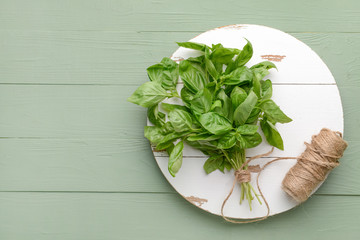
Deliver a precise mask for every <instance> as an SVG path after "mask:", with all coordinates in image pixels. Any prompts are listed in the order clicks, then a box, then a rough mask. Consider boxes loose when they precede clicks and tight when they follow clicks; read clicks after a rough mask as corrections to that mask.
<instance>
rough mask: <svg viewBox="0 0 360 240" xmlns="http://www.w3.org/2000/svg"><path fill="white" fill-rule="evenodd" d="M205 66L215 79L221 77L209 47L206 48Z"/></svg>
mask: <svg viewBox="0 0 360 240" xmlns="http://www.w3.org/2000/svg"><path fill="white" fill-rule="evenodd" d="M205 68H206V71H208V72H209V74H210V75H211V77H212V78H213V79H214V80H217V79H218V78H219V73H218V72H217V70H216V68H215V66H214V63H213V62H212V61H211V60H210V49H209V47H206V48H205Z"/></svg>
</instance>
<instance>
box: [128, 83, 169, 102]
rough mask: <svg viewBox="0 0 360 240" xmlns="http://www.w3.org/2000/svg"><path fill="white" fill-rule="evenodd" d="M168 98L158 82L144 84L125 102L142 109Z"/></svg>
mask: <svg viewBox="0 0 360 240" xmlns="http://www.w3.org/2000/svg"><path fill="white" fill-rule="evenodd" d="M166 97H168V93H167V92H166V91H165V89H163V88H162V87H161V85H160V83H158V82H146V83H144V84H143V85H141V86H140V87H139V88H138V89H136V90H135V92H134V93H133V95H131V97H129V98H128V99H127V100H128V101H129V102H132V103H135V104H138V105H140V106H143V107H152V106H154V105H156V104H158V103H159V102H161V101H162V100H164V99H165V98H166Z"/></svg>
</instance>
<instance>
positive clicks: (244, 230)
mask: <svg viewBox="0 0 360 240" xmlns="http://www.w3.org/2000/svg"><path fill="white" fill-rule="evenodd" d="M208 2H210V1H204V0H199V1H194V0H183V1H163V0H156V1H155V0H153V1H146V0H137V1H119V0H102V1H101V0H88V1H80V0H63V1H52V0H34V1H25V0H23V1H21V0H1V1H0V239H4V240H12V239H16V240H17V239H36V240H42V239H51V240H57V239H59V240H60V239H61V240H70V239H72V240H79V239H84V240H85V239H87V240H88V239H94V240H95V239H99V240H105V239H106V240H107V239H206V240H208V239H260V238H261V239H339V238H342V239H359V236H360V224H359V220H358V216H359V214H360V174H359V170H360V161H359V155H358V154H359V153H360V151H359V147H360V108H359V103H360V92H359V90H360V79H359V76H360V57H359V56H360V31H359V29H360V4H359V2H358V0H344V1H337V0H332V1H325V0H321V1H314V0H304V1H285V0H274V1H265V0H262V1H258V0H256V1H254V0H252V1H250V0H249V1H241V0H236V1H233V0H222V1H212V3H211V4H209V3H208ZM235 23H251V24H261V25H267V26H270V27H273V28H278V29H280V30H283V31H285V32H288V33H290V34H291V35H293V36H295V37H297V38H298V39H300V40H302V41H303V42H305V43H306V44H308V45H309V46H310V47H312V48H313V49H314V50H315V51H316V52H317V53H318V54H319V55H320V57H321V58H322V59H323V60H324V61H325V63H326V64H327V65H328V66H329V68H330V70H331V71H332V73H333V75H334V77H335V79H336V81H337V83H338V86H339V90H340V94H341V97H342V101H343V108H344V118H345V139H346V140H347V141H348V142H349V148H348V150H347V151H346V154H345V156H344V157H343V159H342V160H341V165H340V167H338V168H336V169H335V170H334V172H333V173H332V174H331V176H330V178H329V179H328V180H327V181H326V183H325V184H324V185H323V186H322V187H321V188H320V189H319V191H318V192H317V193H316V194H315V196H313V197H312V198H311V199H310V200H309V201H308V202H306V203H305V204H303V205H301V206H299V207H297V208H295V209H293V210H291V211H289V212H286V213H283V214H280V215H278V216H274V217H271V218H270V219H268V220H266V221H264V222H260V223H257V224H250V225H233V224H229V223H226V222H224V221H223V220H222V219H221V218H220V217H217V216H214V215H211V214H209V213H206V212H204V211H202V210H200V209H198V208H196V207H194V206H193V205H191V204H189V203H188V202H187V201H186V200H184V199H183V198H182V197H180V196H179V195H178V194H177V193H176V192H175V191H174V189H173V188H172V187H171V186H170V185H169V184H168V183H167V181H166V180H165V178H164V177H163V176H162V174H161V172H160V170H159V169H158V167H157V165H156V162H155V161H154V159H153V156H152V153H151V150H150V147H149V144H148V142H147V140H146V139H144V138H143V126H144V125H145V116H146V114H145V111H144V109H142V108H140V107H136V106H134V105H132V104H130V103H128V102H126V98H127V97H128V96H129V95H130V94H131V93H132V92H133V91H134V90H135V89H136V88H137V86H139V85H140V84H141V83H143V82H145V81H147V76H146V72H145V69H146V67H147V66H149V65H151V64H153V63H155V62H158V61H159V60H160V59H161V58H162V57H163V56H170V55H171V53H172V52H173V51H174V50H175V49H176V45H175V44H174V42H175V41H187V40H188V39H190V38H192V37H193V36H195V35H197V34H199V33H201V32H203V31H206V30H208V29H212V28H214V27H218V26H223V25H228V24H235ZM299 70H300V71H301V70H303V71H306V69H299Z"/></svg>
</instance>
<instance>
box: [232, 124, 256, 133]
mask: <svg viewBox="0 0 360 240" xmlns="http://www.w3.org/2000/svg"><path fill="white" fill-rule="evenodd" d="M258 128H259V126H257V125H250V124H245V125H242V126H240V127H238V128H237V129H236V132H238V133H240V134H241V135H253V134H255V133H256V132H257V130H258Z"/></svg>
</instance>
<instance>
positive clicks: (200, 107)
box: [190, 88, 212, 113]
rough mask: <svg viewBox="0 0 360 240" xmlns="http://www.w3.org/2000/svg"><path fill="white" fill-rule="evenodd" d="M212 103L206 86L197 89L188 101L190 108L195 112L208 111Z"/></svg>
mask: <svg viewBox="0 0 360 240" xmlns="http://www.w3.org/2000/svg"><path fill="white" fill-rule="evenodd" d="M211 105H212V94H211V92H210V91H209V90H208V89H207V88H203V89H202V90H201V91H199V92H198V93H197V94H196V95H195V96H194V98H193V99H192V101H191V103H190V108H191V110H193V111H195V112H197V113H206V112H209V111H210V109H211Z"/></svg>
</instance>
